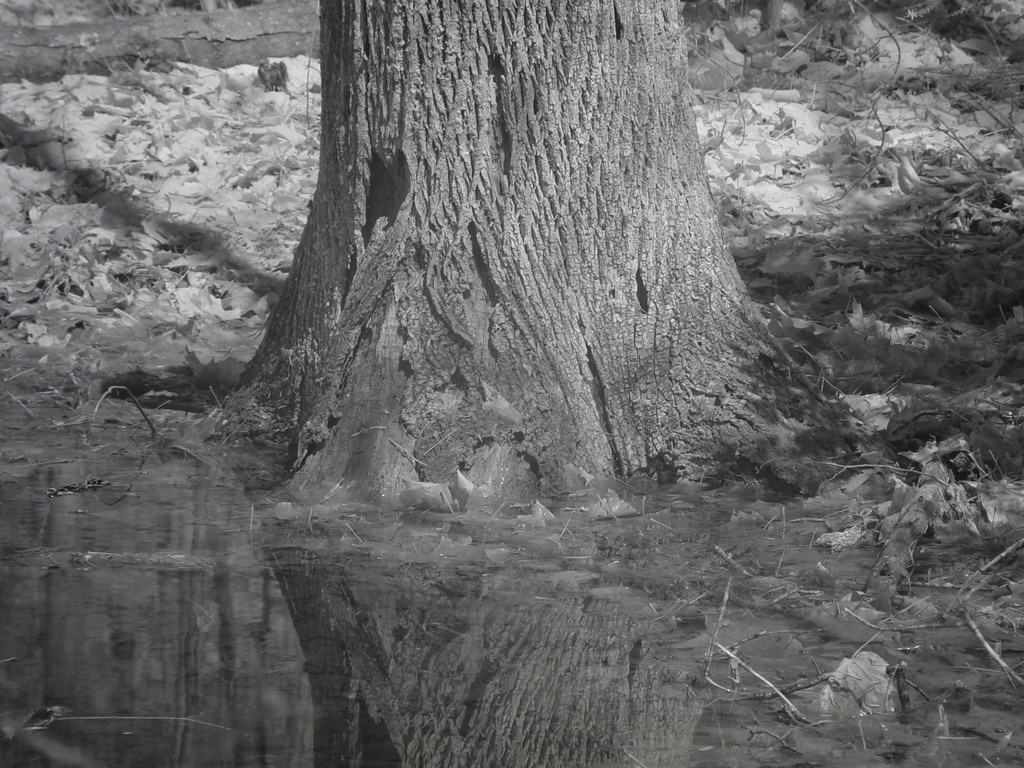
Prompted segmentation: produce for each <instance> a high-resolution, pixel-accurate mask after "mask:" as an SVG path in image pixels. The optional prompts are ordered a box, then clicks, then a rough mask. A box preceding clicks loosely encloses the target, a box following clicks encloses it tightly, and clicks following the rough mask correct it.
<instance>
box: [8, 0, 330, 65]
mask: <svg viewBox="0 0 1024 768" xmlns="http://www.w3.org/2000/svg"><path fill="white" fill-rule="evenodd" d="M317 38H318V24H317V17H316V3H315V2H313V0H288V1H287V2H283V1H282V2H276V3H273V4H270V5H263V6H257V7H253V8H247V9H245V10H228V11H213V12H209V13H181V14H177V15H173V16H139V17H134V18H130V19H121V20H116V19H114V20H112V19H106V20H104V21H100V22H95V23H91V24H67V25H64V26H59V27H40V28H36V29H34V28H29V27H15V28H8V29H4V30H0V80H3V81H8V80H20V79H26V80H33V81H37V82H42V81H47V80H58V79H60V78H61V77H63V76H64V75H66V74H69V73H72V72H87V73H98V74H107V73H109V72H110V71H111V68H112V66H113V65H114V64H116V63H121V62H126V63H127V64H128V66H131V65H132V64H134V63H135V62H136V61H140V60H141V61H144V62H147V63H148V64H153V63H155V62H169V61H187V62H190V63H192V64H198V65H200V66H203V67H211V68H223V67H230V66H234V65H235V64H246V63H248V64H258V63H259V62H260V61H261V60H262V59H264V58H266V57H268V56H297V55H298V54H302V53H305V54H312V55H317V54H318V52H319V48H318V39H317Z"/></svg>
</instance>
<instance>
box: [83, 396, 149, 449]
mask: <svg viewBox="0 0 1024 768" xmlns="http://www.w3.org/2000/svg"><path fill="white" fill-rule="evenodd" d="M118 391H121V392H124V393H126V394H127V395H128V397H130V398H131V399H132V402H133V403H135V407H136V408H138V409H139V413H141V414H142V418H144V419H145V420H146V424H147V425H148V426H149V431H150V432H152V433H153V437H156V427H154V426H153V422H152V421H150V420H149V416H147V415H146V412H145V411H144V410H143V409H142V405H141V404H140V403H139V401H138V400H137V399H136V397H135V395H134V394H133V393H132V391H131V390H130V389H128V387H122V386H120V385H115V386H113V387H108V388H107V391H106V392H104V393H103V396H102V397H100V399H99V402H98V403H96V407H95V408H93V411H92V415H93V418H96V413H97V412H98V411H99V409H100V406H101V405H103V401H104V400H106V399H107V395H112V394H113V393H114V392H118Z"/></svg>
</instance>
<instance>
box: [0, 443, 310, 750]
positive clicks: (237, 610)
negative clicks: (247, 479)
mask: <svg viewBox="0 0 1024 768" xmlns="http://www.w3.org/2000/svg"><path fill="white" fill-rule="evenodd" d="M150 461H151V463H152V464H153V466H144V467H142V468H140V469H139V470H138V471H135V472H131V473H128V474H126V473H125V471H124V470H125V467H124V464H123V463H118V464H110V463H108V464H107V465H106V466H104V465H103V464H102V463H99V462H73V463H66V464H56V465H53V466H42V467H38V468H36V469H33V470H31V471H26V472H25V473H24V474H20V473H19V474H20V476H18V477H16V478H15V479H13V480H12V479H7V481H6V482H3V483H2V484H0V622H2V624H0V727H2V728H3V731H4V734H5V736H6V737H7V738H4V739H3V740H2V741H0V763H2V764H3V765H8V766H49V765H80V766H96V765H121V766H266V765H273V766H306V765H312V764H313V757H312V751H313V717H312V702H311V699H310V692H309V683H308V680H307V678H306V675H305V674H304V672H303V668H302V663H303V662H302V652H301V649H300V647H299V642H298V638H297V636H296V634H295V630H294V628H293V626H292V622H291V619H290V617H289V613H288V606H287V604H286V602H285V600H284V598H283V596H282V594H281V591H280V589H279V588H278V585H277V580H276V579H275V577H274V574H273V572H272V570H271V569H270V568H269V567H268V566H267V565H265V564H264V563H262V562H261V561H260V558H259V556H258V554H257V553H256V552H255V551H254V549H253V546H252V545H251V539H250V536H249V514H250V508H249V505H248V503H246V501H245V498H244V496H242V495H241V494H240V493H239V490H238V487H237V486H236V485H235V484H234V483H232V482H228V481H222V479H218V478H217V477H216V476H211V473H208V472H205V471H204V469H203V468H202V466H201V465H197V464H196V463H195V462H192V461H188V462H182V461H167V462H164V461H158V460H155V459H151V460H150ZM104 469H106V470H108V473H105V472H104ZM10 474H11V473H10V472H8V477H9V476H10ZM92 477H109V478H111V482H112V484H113V485H112V486H111V487H105V488H101V489H98V490H96V491H86V492H83V493H68V494H67V495H62V496H56V497H52V498H51V497H48V495H47V490H48V489H51V488H60V487H61V486H66V485H69V484H73V483H78V482H80V481H82V480H86V479H88V478H92ZM129 486H130V487H129ZM53 708H59V709H56V710H54V709H53ZM53 712H56V713H58V714H59V715H60V716H59V717H57V718H56V719H55V720H54V722H52V724H50V725H49V726H47V727H45V728H32V727H31V726H33V725H35V724H37V723H38V724H40V725H45V723H46V720H47V719H49V716H50V715H51V714H52V713H53ZM23 726H29V727H28V728H27V729H24V728H23ZM12 734H16V735H14V738H13V739H12V738H9V737H10V736H11V735H12Z"/></svg>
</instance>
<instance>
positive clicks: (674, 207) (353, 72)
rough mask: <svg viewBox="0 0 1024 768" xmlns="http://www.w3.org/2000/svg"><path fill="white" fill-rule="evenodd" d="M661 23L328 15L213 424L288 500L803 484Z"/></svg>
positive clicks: (390, 3) (440, 13)
mask: <svg viewBox="0 0 1024 768" xmlns="http://www.w3.org/2000/svg"><path fill="white" fill-rule="evenodd" d="M675 6H676V4H675V3H672V2H659V1H658V0H616V1H615V2H609V1H608V0H586V1H583V2H574V3H564V2H560V1H559V0H543V1H538V0H487V2H475V3H465V2H460V1H459V0H387V1H385V0H366V1H365V2H359V3H356V2H350V1H349V0H324V2H323V3H322V11H321V40H322V57H323V58H322V62H321V67H322V73H323V81H324V86H323V87H324V100H323V118H322V119H323V146H322V151H321V166H320V178H319V185H318V188H317V191H316V194H315V195H314V199H313V203H312V210H311V213H310V217H309V221H308V223H307V226H306V229H305V232H304V234H303V238H302V241H301V243H300V245H299V248H298V250H297V253H296V258H295V264H294V267H293V271H292V274H291V275H290V277H289V281H288V284H287V286H286V288H285V290H284V292H283V295H282V300H281V302H280V304H279V306H278V308H277V310H276V312H275V313H274V315H273V317H272V318H271V320H270V322H269V325H268V328H267V333H266V337H265V339H264V341H263V343H262V345H261V347H260V349H259V351H258V352H257V354H256V356H255V357H254V359H253V361H252V363H251V365H250V368H249V371H248V375H247V377H246V380H245V382H244V388H243V390H242V392H241V393H240V395H239V396H238V397H237V398H236V400H235V404H234V408H233V411H232V412H233V414H234V416H233V418H234V419H236V420H237V424H236V425H237V426H238V427H239V428H240V429H247V430H249V431H251V432H273V431H279V430H287V429H290V430H292V432H291V434H292V444H293V447H294V449H295V459H296V462H297V468H298V474H297V477H296V482H297V484H298V485H300V486H314V487H315V486H318V485H320V484H323V483H333V482H335V481H337V480H340V479H344V478H351V479H356V480H358V481H359V482H360V483H361V484H363V485H366V486H369V487H370V488H372V489H374V490H376V491H378V492H381V493H383V494H393V493H396V492H399V491H401V490H402V488H403V484H404V483H405V482H406V481H409V480H426V481H447V480H448V479H449V478H450V477H451V476H452V474H453V473H454V471H455V470H456V469H457V468H458V469H461V470H462V471H463V472H464V473H465V474H466V475H467V476H468V477H469V479H470V480H472V481H473V482H475V483H477V484H484V485H485V486H487V487H489V488H490V489H491V490H493V491H495V492H529V491H531V490H533V489H536V488H538V487H541V488H543V487H545V486H548V487H551V486H560V487H566V486H568V487H574V486H576V485H578V484H579V483H581V482H582V481H584V480H585V479H587V478H588V476H589V475H594V476H603V477H607V476H612V475H619V476H628V475H631V474H633V473H636V472H646V473H649V474H652V475H657V476H658V477H660V478H661V479H673V478H676V477H683V476H686V477H701V476H704V475H705V474H706V473H713V472H718V471H720V470H721V469H722V468H726V469H728V468H729V467H739V468H741V469H743V468H748V469H749V468H758V467H766V466H769V465H770V466H772V467H773V468H774V469H775V470H776V471H775V475H776V476H779V477H784V478H788V479H789V480H792V481H794V483H795V484H797V485H799V484H800V482H801V480H806V479H807V476H806V475H801V470H800V467H801V466H802V465H800V464H799V463H798V459H799V457H801V456H806V455H807V453H808V452H817V453H821V452H823V451H825V450H826V449H827V447H834V446H835V445H836V444H837V443H838V439H837V437H836V432H835V430H834V429H833V428H832V427H830V426H828V424H829V421H830V420H831V419H833V416H832V414H830V413H829V412H828V411H827V409H826V408H825V407H824V406H823V405H822V404H821V403H820V402H817V401H816V400H815V399H814V398H813V397H811V396H810V395H809V394H808V393H807V390H806V389H805V388H803V387H802V385H801V384H800V383H799V382H798V381H796V380H795V379H794V377H793V376H792V375H791V374H790V373H789V370H790V369H789V367H788V365H787V364H786V362H785V360H784V359H783V357H782V356H781V355H780V353H779V352H778V351H777V349H776V347H775V346H774V345H773V344H772V342H771V340H770V339H769V338H768V337H767V335H766V333H765V331H764V328H763V326H762V323H761V322H760V321H759V319H758V317H757V316H756V313H755V312H754V311H753V309H752V306H751V304H750V302H749V301H748V298H747V295H746V293H745V289H744V288H743V286H742V284H741V282H740V280H739V277H738V275H737V272H736V269H735V266H734V264H733V262H732V260H731V258H730V256H729V254H728V253H727V252H726V250H725V248H724V247H723V243H722V239H721V236H720V232H719V228H718V224H717V221H716V214H715V210H714V207H713V204H712V201H711V195H710V190H709V186H708V183H707V179H706V175H705V171H704V167H703V163H702V159H701V152H700V146H699V142H698V137H697V134H696V129H695V123H694V116H693V112H692V106H691V93H690V91H689V88H688V86H687V80H686V51H685V44H684V30H683V29H682V27H681V21H680V19H679V18H678V17H677V16H676V12H675ZM803 466H805V465H803ZM783 467H785V468H783Z"/></svg>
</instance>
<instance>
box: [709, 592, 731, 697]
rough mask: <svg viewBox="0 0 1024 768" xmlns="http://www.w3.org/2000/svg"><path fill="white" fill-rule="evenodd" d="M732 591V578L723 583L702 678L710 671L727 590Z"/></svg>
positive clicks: (722, 619) (722, 617) (727, 597)
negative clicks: (719, 604)
mask: <svg viewBox="0 0 1024 768" xmlns="http://www.w3.org/2000/svg"><path fill="white" fill-rule="evenodd" d="M730 589H732V577H731V576H730V577H729V580H728V581H727V582H725V594H723V595H722V606H721V607H720V608H719V609H718V621H716V622H715V629H714V631H713V632H712V633H711V639H710V640H709V641H708V651H707V653H706V654H705V655H704V674H703V677H705V678H707V677H708V674H709V673H710V671H711V659H712V658H713V657H714V655H715V654H714V650H715V646H716V645H717V644H718V630H719V629H721V628H722V622H724V621H725V606H726V605H728V604H729V590H730Z"/></svg>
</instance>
